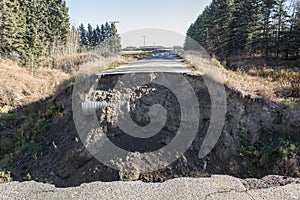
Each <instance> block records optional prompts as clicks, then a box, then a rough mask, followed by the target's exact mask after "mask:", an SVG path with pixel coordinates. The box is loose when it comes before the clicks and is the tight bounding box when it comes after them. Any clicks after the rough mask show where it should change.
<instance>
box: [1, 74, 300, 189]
mask: <svg viewBox="0 0 300 200" xmlns="http://www.w3.org/2000/svg"><path fill="white" fill-rule="evenodd" d="M147 77H148V78H153V74H152V75H151V74H150V75H147V76H145V78H147ZM185 77H186V78H187V80H188V81H189V82H190V84H191V85H192V86H193V88H194V90H195V91H196V94H197V96H198V100H199V104H200V108H201V109H200V110H202V112H201V120H200V122H199V125H200V126H199V131H198V134H197V136H196V138H195V140H194V142H193V144H192V146H191V147H190V148H189V149H188V150H187V151H186V153H185V154H184V155H183V156H181V157H180V158H179V159H178V160H177V161H176V162H174V163H172V164H171V165H169V166H168V167H166V168H165V169H161V170H158V171H155V172H151V173H142V174H139V172H138V171H137V172H136V173H133V174H122V173H120V172H119V171H117V170H114V169H111V168H109V167H107V166H104V165H103V164H102V163H100V162H99V161H97V160H96V159H95V158H93V156H91V154H90V153H89V152H87V150H86V149H85V148H84V146H83V144H82V142H81V140H80V137H79V136H78V134H77V131H76V128H75V124H74V121H73V112H72V90H73V86H69V87H67V88H66V89H64V90H63V91H62V92H60V93H59V94H57V95H55V96H53V98H49V99H46V100H44V101H40V102H37V103H32V104H30V105H28V106H25V107H21V108H20V109H18V110H14V111H13V112H11V113H9V114H5V115H3V116H2V117H1V119H0V124H1V126H0V132H1V134H0V135H1V138H2V139H3V138H4V137H5V138H7V137H8V136H7V135H9V138H10V139H11V140H12V141H14V142H18V145H17V146H16V145H15V146H14V147H12V148H13V149H14V150H13V151H12V152H11V151H10V150H9V149H8V150H4V149H1V155H0V160H1V161H0V164H1V165H0V166H1V167H0V168H2V169H5V170H8V171H10V172H11V176H12V177H13V179H14V180H17V181H24V180H38V181H44V182H50V183H53V184H55V185H56V186H60V187H67V186H77V185H80V184H81V183H86V182H93V181H116V180H143V181H145V182H162V181H165V180H168V179H172V178H176V177H185V176H186V177H203V176H209V174H229V175H234V176H236V177H241V178H249V177H250V178H251V177H254V178H262V177H264V176H266V175H272V174H277V175H283V176H291V177H299V176H300V174H299V162H300V148H299V142H300V136H299V135H300V133H299V130H300V109H298V110H297V109H295V108H290V107H289V106H287V107H282V106H281V105H279V104H276V103H273V102H268V101H266V100H263V99H253V98H251V97H248V96H244V95H242V94H241V93H239V92H237V91H232V90H230V89H228V88H226V91H227V102H228V105H227V107H228V108H227V110H228V112H227V115H226V123H225V126H224V129H223V133H222V136H221V138H220V140H219V142H218V144H217V145H216V147H215V148H214V149H213V151H212V152H211V153H210V154H209V155H208V156H207V157H206V158H205V159H199V158H198V153H199V149H200V147H201V144H202V140H203V138H204V136H205V132H206V130H207V128H208V126H209V120H210V112H209V111H208V110H207V108H209V107H210V98H209V93H208V91H207V89H205V87H204V86H205V84H204V82H203V78H202V77H201V76H190V75H185ZM118 79H119V77H118V76H114V77H105V78H104V79H101V80H100V82H99V84H98V87H97V89H96V91H94V93H91V98H92V99H93V98H94V99H95V100H104V99H105V100H107V101H110V99H113V98H111V97H112V95H115V94H118V92H117V91H114V90H113V86H114V83H115V82H116V80H118ZM133 80H134V79H133ZM131 92H132V93H131ZM131 92H130V90H129V91H128V95H127V97H128V99H129V101H128V102H130V103H129V105H130V106H129V110H130V111H131V114H132V118H133V119H134V120H135V121H136V122H137V123H138V124H140V125H147V123H149V112H148V111H149V106H150V105H152V104H153V103H162V105H163V106H164V107H165V108H166V109H167V110H168V119H167V124H166V126H165V127H164V128H163V130H162V132H161V134H159V136H158V138H152V139H150V140H145V141H140V140H137V141H135V140H132V138H129V137H128V136H126V135H124V134H123V133H122V131H120V130H119V129H118V127H115V126H114V125H115V123H114V120H113V119H114V118H113V116H115V115H116V114H118V113H116V112H115V110H113V109H110V108H105V109H103V110H98V111H97V113H98V120H99V124H100V125H101V126H103V127H104V129H105V130H107V135H109V136H110V139H111V140H112V141H113V142H114V143H115V144H117V145H120V146H121V147H123V148H125V149H127V150H129V151H132V152H135V151H147V150H148V151H149V149H148V147H149V146H151V148H152V149H150V150H155V149H157V148H160V147H161V146H163V145H166V144H168V142H169V140H170V139H171V138H172V137H173V135H174V132H176V130H177V129H178V123H179V120H178V116H180V115H177V114H178V107H177V106H174V105H177V104H178V102H177V101H176V98H175V97H174V95H172V93H170V92H169V91H168V90H167V89H166V88H161V87H159V86H157V85H148V86H146V87H140V88H136V90H135V91H134V92H133V91H131ZM166 97H168V98H166ZM151 99H152V100H151ZM163 99H167V101H163ZM111 103H117V102H111ZM170 105H172V106H170ZM32 113H35V114H32ZM104 116H105V117H104ZM30 121H31V123H32V124H30V123H29V122H30ZM28 123H29V124H28ZM45 123H46V124H47V126H45V127H44V126H40V125H39V124H45ZM2 141H4V140H2ZM14 144H16V143H14ZM148 144H151V145H148ZM133 155H134V154H133ZM132 159H134V156H133V157H132ZM286 180H287V181H286ZM289 180H291V179H289V178H288V179H284V178H282V179H276V180H275V181H274V179H270V178H266V179H263V180H261V181H256V182H255V184H254V185H255V186H253V184H252V183H253V180H247V181H245V182H244V184H245V185H246V186H247V187H248V188H253V187H265V185H276V184H286V183H290V181H289ZM293 180H296V181H299V179H293Z"/></svg>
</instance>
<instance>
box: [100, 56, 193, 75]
mask: <svg viewBox="0 0 300 200" xmlns="http://www.w3.org/2000/svg"><path fill="white" fill-rule="evenodd" d="M152 72H165V73H167V72H169V73H181V74H182V73H191V68H189V67H187V66H186V65H184V63H183V62H182V60H181V59H178V58H177V57H176V56H175V55H174V54H172V53H159V54H155V55H153V56H150V57H148V58H146V59H141V60H139V61H136V62H132V63H130V64H126V65H121V66H119V67H117V68H115V69H112V70H107V71H105V72H102V73H101V74H102V75H117V74H127V73H152Z"/></svg>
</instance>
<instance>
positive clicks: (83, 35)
mask: <svg viewBox="0 0 300 200" xmlns="http://www.w3.org/2000/svg"><path fill="white" fill-rule="evenodd" d="M78 32H79V35H80V36H79V45H80V47H87V45H88V40H87V36H86V30H85V27H84V25H83V24H81V25H80V26H79V28H78Z"/></svg>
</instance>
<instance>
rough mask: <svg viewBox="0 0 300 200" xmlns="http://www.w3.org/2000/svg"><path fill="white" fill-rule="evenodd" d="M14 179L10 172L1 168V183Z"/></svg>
mask: <svg viewBox="0 0 300 200" xmlns="http://www.w3.org/2000/svg"><path fill="white" fill-rule="evenodd" d="M12 181H13V179H12V178H11V176H10V172H7V171H2V170H0V183H8V182H12Z"/></svg>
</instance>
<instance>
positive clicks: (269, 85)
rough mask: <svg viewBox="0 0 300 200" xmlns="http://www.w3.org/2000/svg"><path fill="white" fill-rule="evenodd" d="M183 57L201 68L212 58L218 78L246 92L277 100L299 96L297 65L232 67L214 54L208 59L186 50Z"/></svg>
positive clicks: (200, 54)
mask: <svg viewBox="0 0 300 200" xmlns="http://www.w3.org/2000/svg"><path fill="white" fill-rule="evenodd" d="M183 57H184V58H185V59H186V60H187V61H189V62H190V63H191V64H192V65H193V66H195V68H196V70H200V71H201V69H202V68H211V66H210V65H211V64H212V62H213V63H214V65H215V66H217V70H218V72H219V74H220V76H221V78H218V81H219V80H221V82H222V83H224V84H225V85H226V86H227V87H229V88H231V89H234V90H238V91H240V92H241V93H242V94H243V95H245V96H247V95H249V96H251V97H252V98H265V99H269V100H272V101H275V102H278V103H280V102H294V101H297V100H299V98H300V71H299V70H297V69H296V68H294V69H283V68H281V69H276V68H274V69H271V68H269V69H267V68H264V67H256V68H254V67H252V68H250V69H249V70H247V71H242V70H237V71H232V70H228V69H225V67H224V66H223V64H222V63H221V62H219V61H218V60H217V59H215V58H213V59H212V62H211V61H209V60H208V59H209V57H208V56H207V55H206V54H205V53H197V54H195V53H188V54H185V55H184V56H183ZM213 76H215V77H216V76H217V75H213ZM213 78H214V77H213ZM214 79H215V78H214ZM215 80H216V79H215Z"/></svg>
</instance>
